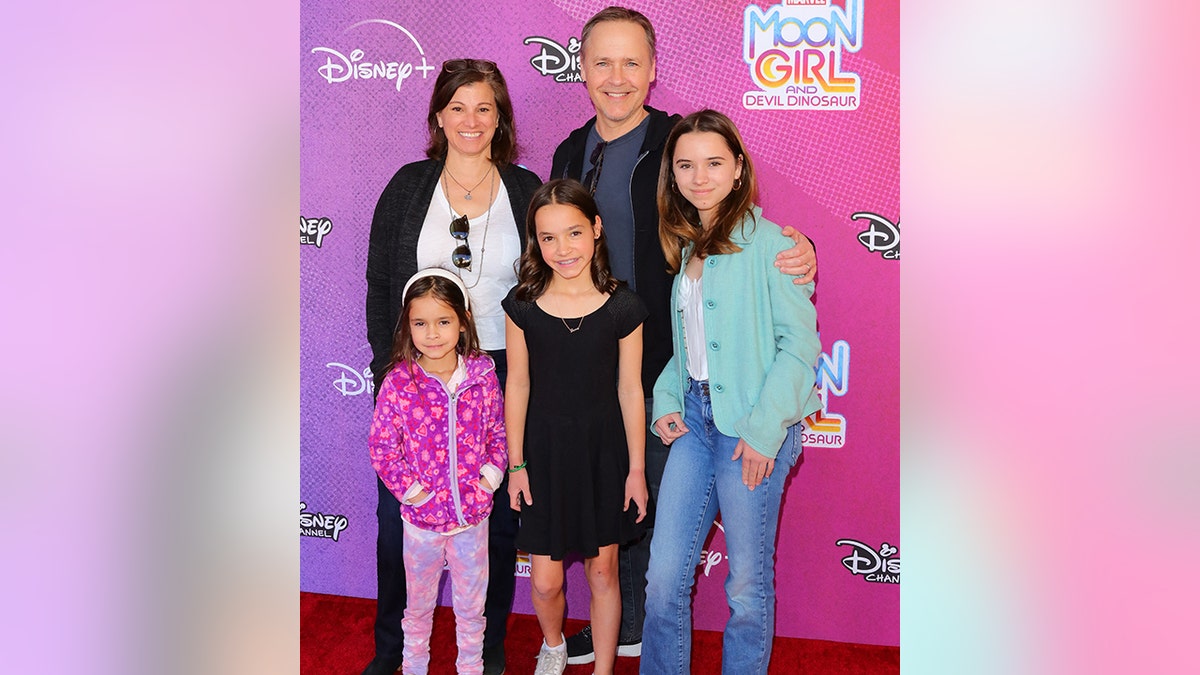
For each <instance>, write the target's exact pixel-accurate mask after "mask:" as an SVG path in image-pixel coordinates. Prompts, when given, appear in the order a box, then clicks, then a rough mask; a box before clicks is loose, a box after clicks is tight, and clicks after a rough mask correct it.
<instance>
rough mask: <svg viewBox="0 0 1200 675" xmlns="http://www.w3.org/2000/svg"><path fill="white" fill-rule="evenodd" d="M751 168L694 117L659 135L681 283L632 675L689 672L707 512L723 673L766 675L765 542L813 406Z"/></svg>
mask: <svg viewBox="0 0 1200 675" xmlns="http://www.w3.org/2000/svg"><path fill="white" fill-rule="evenodd" d="M756 194H757V185H756V182H755V179H754V168H753V166H752V164H751V163H750V157H749V155H748V154H747V153H746V149H745V147H744V145H743V143H742V139H741V136H740V135H739V134H738V132H737V129H736V128H735V127H734V126H733V122H731V121H730V120H729V118H728V117H725V116H724V115H722V114H720V113H717V112H714V111H711V110H702V111H700V112H698V113H693V114H692V115H689V116H687V117H685V118H683V119H682V120H681V121H680V122H679V123H678V124H676V125H675V127H674V129H672V130H671V134H670V136H668V138H667V145H666V149H665V151H664V153H663V163H662V167H661V170H660V172H659V186H658V202H659V206H658V208H659V214H660V221H659V238H660V240H661V242H662V246H663V252H664V254H665V256H666V259H667V265H668V267H669V268H670V270H671V271H672V272H678V274H677V275H676V277H675V282H674V285H673V287H672V291H671V306H672V310H674V311H673V312H672V316H673V320H672V327H671V333H672V337H673V341H674V350H673V351H674V354H673V356H672V357H671V360H670V361H669V362H668V363H667V365H666V367H665V368H664V369H663V372H662V374H661V375H660V376H659V377H658V381H657V382H656V383H655V387H654V412H653V417H654V420H655V422H654V427H653V429H654V433H655V434H657V435H658V436H659V437H660V438H661V439H662V441H663V443H665V444H668V445H673V447H672V448H671V453H670V455H669V456H668V458H667V466H666V469H665V470H664V473H663V479H662V485H661V488H660V490H659V503H658V516H657V521H656V522H655V535H654V540H653V542H651V545H650V568H649V571H648V572H647V575H646V578H647V583H646V622H645V625H644V627H643V628H642V655H641V672H642V673H645V674H647V675H651V674H652V675H665V674H668V673H688V672H691V670H690V669H691V590H692V585H693V584H694V583H695V579H696V565H697V564H698V563H699V562H700V550H701V548H702V547H703V546H704V540H705V537H706V536H707V534H708V531H709V528H710V526H711V525H712V522H713V519H714V518H715V517H716V515H717V512H718V511H719V512H720V513H721V519H722V521H723V522H724V524H725V542H726V546H727V553H728V556H729V576H728V578H727V579H726V582H725V592H726V596H727V597H728V599H729V609H730V617H729V621H728V623H727V624H726V626H725V631H724V633H725V634H724V638H723V640H724V643H723V650H722V672H724V673H737V674H738V675H754V674H760V675H765V674H766V672H767V664H768V662H769V661H770V657H771V641H772V637H773V635H774V627H775V580H774V575H775V567H774V566H775V560H774V557H775V534H776V531H777V529H778V526H779V506H780V502H781V500H782V497H783V485H784V482H785V480H786V479H787V474H788V472H789V471H790V470H791V468H792V466H793V465H794V464H795V462H796V460H797V459H798V456H799V454H800V439H799V428H798V427H797V426H793V425H795V424H796V423H797V422H799V421H800V420H801V419H803V418H804V416H806V415H808V414H810V413H812V412H814V411H816V410H818V409H819V408H820V403H819V401H818V400H817V397H816V392H815V390H814V388H813V384H814V381H815V376H814V372H813V365H814V364H815V363H816V359H817V356H818V354H819V353H820V351H821V344H820V341H819V340H818V338H817V333H816V311H815V310H814V309H813V306H812V303H811V302H810V301H809V298H810V297H811V296H812V291H813V285H812V283H811V282H810V283H808V284H805V285H803V286H800V287H796V286H794V285H793V284H792V283H791V278H790V277H787V276H785V275H782V274H779V272H778V270H776V269H775V267H774V264H773V263H774V260H775V255H776V254H777V253H778V252H779V251H781V250H783V249H784V248H785V247H786V246H790V245H791V241H790V240H789V239H787V238H784V237H780V236H778V226H777V225H775V224H774V223H771V222H770V221H768V220H766V219H765V218H763V217H762V210H761V209H760V208H759V207H757V206H755V205H754V198H755V196H756Z"/></svg>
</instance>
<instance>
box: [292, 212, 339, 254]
mask: <svg viewBox="0 0 1200 675" xmlns="http://www.w3.org/2000/svg"><path fill="white" fill-rule="evenodd" d="M332 229H333V222H332V221H330V220H329V219H328V218H305V217H304V216H300V245H301V246H316V247H317V248H321V242H322V241H325V235H327V234H329V231H330V230H332Z"/></svg>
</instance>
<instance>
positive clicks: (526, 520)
mask: <svg viewBox="0 0 1200 675" xmlns="http://www.w3.org/2000/svg"><path fill="white" fill-rule="evenodd" d="M502 304H503V306H504V311H505V312H507V313H508V316H509V317H510V318H511V319H512V321H513V323H515V324H516V325H517V327H518V328H520V329H521V330H522V331H524V333H525V346H526V347H527V348H528V351H529V409H528V413H527V414H526V417H525V455H524V458H525V461H526V462H527V465H526V471H528V472H529V491H530V494H531V496H532V498H533V505H532V506H530V505H528V504H522V506H521V528H520V530H519V531H518V533H517V547H518V548H520V549H521V550H522V551H525V552H527V553H535V554H538V555H548V556H550V557H551V558H552V559H554V560H562V559H563V556H564V555H565V554H566V553H569V552H576V553H580V554H582V555H583V556H584V557H593V556H596V555H598V554H599V549H600V547H601V546H607V545H609V544H619V543H623V542H626V541H629V540H631V539H634V538H636V537H637V536H638V535H639V534H640V531H641V526H640V525H638V524H636V523H635V521H636V520H637V516H638V513H637V506H635V505H633V503H632V502H631V503H630V508H629V511H628V512H626V511H624V507H625V478H626V476H628V475H629V449H628V447H627V446H626V444H625V425H624V424H623V423H622V421H621V407H620V404H619V402H618V400H617V362H618V355H619V349H618V345H617V341H618V340H620V339H621V338H623V337H625V336H627V335H629V334H630V333H632V332H633V331H634V329H636V328H637V327H638V326H639V325H641V323H642V321H644V320H645V318H646V306H645V305H644V304H642V301H641V299H640V298H638V296H637V295H636V294H635V293H634V292H633V291H631V290H629V289H628V288H627V287H626V286H625V285H621V286H619V287H618V288H617V290H616V291H614V292H613V293H612V295H611V296H609V298H608V300H606V301H605V303H604V304H603V305H602V306H601V307H600V308H599V309H597V310H596V311H594V312H592V313H591V314H588V315H586V316H584V317H582V323H581V319H580V318H574V319H566V320H565V324H564V320H563V319H560V318H558V317H555V316H551V315H549V314H547V313H546V312H544V311H542V309H541V308H540V307H538V306H537V304H536V303H533V302H523V301H520V300H517V299H516V298H515V297H514V293H513V292H511V291H510V292H509V294H508V297H507V298H505V299H504V302H503V303H502ZM577 326H578V330H576V331H575V332H571V329H574V328H576V327H577Z"/></svg>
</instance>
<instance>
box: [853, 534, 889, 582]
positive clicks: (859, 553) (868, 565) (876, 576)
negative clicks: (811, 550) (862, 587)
mask: <svg viewBox="0 0 1200 675" xmlns="http://www.w3.org/2000/svg"><path fill="white" fill-rule="evenodd" d="M837 545H838V546H849V547H850V555H848V556H846V557H845V558H842V565H844V566H845V567H846V569H848V570H850V573H851V574H853V575H855V576H859V575H862V578H863V579H864V580H866V581H870V582H873V583H877V584H898V583H900V558H893V557H892V556H894V555H896V554H897V553H899V552H900V549H898V548H896V547H895V546H892V545H891V544H889V543H887V542H886V541H885V542H883V544H881V545H880V546H879V550H878V551H876V550H875V549H873V548H871V547H870V546H867V545H866V544H864V543H862V542H861V541H856V540H854V539H838V540H837Z"/></svg>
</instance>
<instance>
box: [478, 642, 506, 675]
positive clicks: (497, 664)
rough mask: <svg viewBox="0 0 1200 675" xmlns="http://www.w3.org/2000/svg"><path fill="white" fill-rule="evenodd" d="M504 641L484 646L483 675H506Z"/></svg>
mask: <svg viewBox="0 0 1200 675" xmlns="http://www.w3.org/2000/svg"><path fill="white" fill-rule="evenodd" d="M505 665H506V664H505V663H504V643H503V642H500V643H498V644H494V645H492V646H491V647H484V648H483V675H504V668H505Z"/></svg>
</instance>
